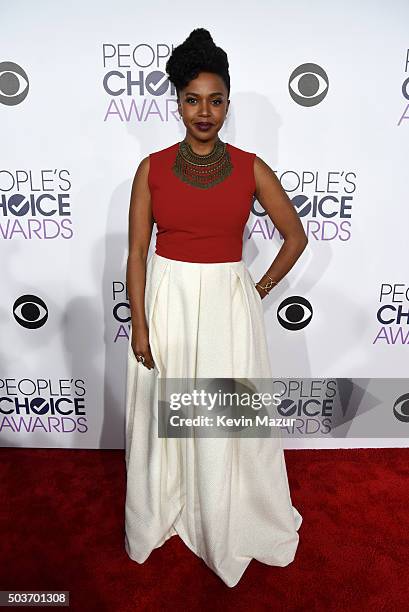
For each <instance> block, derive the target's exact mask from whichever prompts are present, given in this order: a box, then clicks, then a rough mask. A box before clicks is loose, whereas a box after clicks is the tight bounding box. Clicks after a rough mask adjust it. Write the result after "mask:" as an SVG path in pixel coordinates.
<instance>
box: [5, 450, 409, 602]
mask: <svg viewBox="0 0 409 612" xmlns="http://www.w3.org/2000/svg"><path fill="white" fill-rule="evenodd" d="M286 462H287V470H288V477H289V481H290V488H291V492H292V499H293V503H294V505H295V506H296V507H297V508H298V509H299V510H300V512H301V514H302V515H303V519H304V522H303V524H302V526H301V528H300V545H299V548H298V551H297V555H296V558H295V560H294V562H293V563H292V564H290V565H289V566H288V567H285V568H280V567H269V566H266V565H263V564H261V563H259V562H257V561H254V560H253V561H252V562H251V564H250V565H249V567H248V568H247V570H246V572H245V574H244V575H243V577H242V579H241V581H240V582H239V584H238V585H237V586H236V587H233V588H231V589H230V588H229V587H227V586H225V585H224V583H223V582H222V581H221V580H220V579H219V578H218V577H217V576H216V575H215V574H214V573H213V572H212V571H211V570H210V569H208V568H207V567H206V565H205V564H204V562H203V561H202V560H201V559H199V558H197V557H196V556H195V555H194V554H193V553H192V552H191V551H190V550H189V549H188V548H187V547H186V546H185V545H184V543H183V542H182V541H181V540H180V539H179V537H178V536H174V537H173V538H171V539H170V540H168V541H167V542H166V543H165V544H164V545H163V547H162V548H159V549H156V550H155V551H153V553H152V554H151V556H150V557H149V558H148V560H147V561H146V562H145V563H144V564H143V565H139V564H137V563H135V562H133V561H131V560H130V559H129V558H128V556H127V554H126V552H125V549H124V531H123V530H124V527H123V522H124V516H123V514H124V509H123V508H124V495H125V462H124V452H123V451H119V450H118V451H116V450H114V451H93V450H56V449H18V448H13V449H8V448H1V449H0V487H1V505H0V521H1V532H0V533H1V559H0V562H1V570H0V590H11V589H14V590H25V589H35V590H54V589H55V590H57V589H60V590H66V591H70V601H71V604H70V608H69V609H70V610H75V611H77V610H78V611H84V612H89V611H93V610H95V611H97V610H98V611H105V610H106V611H109V612H114V611H131V610H132V611H136V610H138V611H139V610H159V609H170V608H174V607H183V608H186V609H188V610H189V611H190V610H202V609H204V608H207V607H210V608H214V609H221V608H223V609H234V610H248V609H251V610H267V609H271V610H274V611H275V612H278V611H284V610H285V611H286V612H289V611H292V610H300V611H301V610H302V611H303V612H304V611H308V612H310V611H312V610H323V611H324V610H325V612H328V611H333V610H340V611H341V610H342V611H344V610H348V611H351V610H359V611H361V610H371V611H375V612H378V611H381V610H382V611H383V610H385V611H388V612H390V611H392V610H403V609H407V606H408V600H409V579H408V577H407V564H408V560H409V554H408V550H409V535H408V534H409V530H408V524H407V522H406V519H407V509H408V507H409V486H408V482H409V481H408V476H409V468H408V450H407V449H376V450H374V449H354V450H317V451H312V450H291V451H286ZM20 609H21V608H20Z"/></svg>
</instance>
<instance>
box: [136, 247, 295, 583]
mask: <svg viewBox="0 0 409 612" xmlns="http://www.w3.org/2000/svg"><path fill="white" fill-rule="evenodd" d="M145 310H146V315H147V321H148V326H149V343H150V347H151V352H152V356H153V359H154V362H155V368H154V369H153V370H148V369H147V368H145V366H143V364H142V363H139V362H138V361H137V359H136V357H135V355H134V353H133V350H132V347H131V341H132V330H131V332H130V338H129V344H128V368H127V386H126V422H125V444H126V446H125V460H126V469H127V490H126V504H125V548H126V551H127V553H128V555H129V557H130V558H131V559H133V560H134V561H137V562H138V563H143V562H144V561H145V560H146V559H147V558H148V557H149V555H150V553H151V552H152V550H153V549H155V548H158V547H160V546H162V544H163V543H164V542H165V541H166V540H167V539H169V538H170V537H171V536H173V535H176V534H178V535H179V536H180V537H181V539H182V540H183V541H184V542H185V544H186V546H188V547H189V548H190V549H191V550H192V552H194V553H195V554H196V555H197V556H199V557H200V558H202V559H203V561H204V562H205V563H206V564H207V565H208V567H210V568H211V569H212V570H213V571H214V572H215V573H216V574H217V575H218V576H219V577H220V578H221V579H222V580H223V581H224V582H225V584H227V585H228V586H229V587H232V586H235V585H236V584H237V583H238V582H239V580H240V578H241V576H242V575H243V573H244V571H245V569H246V567H247V566H248V564H249V563H250V561H251V560H252V559H253V558H254V559H257V560H258V561H260V562H262V563H265V564H268V565H276V566H282V567H283V566H286V565H288V564H289V563H291V561H293V559H294V557H295V553H296V550H297V546H298V541H299V535H298V530H299V527H300V525H301V523H302V517H301V515H300V513H299V512H298V510H297V509H296V508H295V507H294V506H293V505H292V502H291V496H290V489H289V484H288V478H287V471H286V465H285V459H284V451H283V447H282V443H281V439H280V437H273V438H271V437H268V438H267V437H265V438H263V437H261V438H241V437H233V438H197V437H190V438H187V437H186V438H159V437H158V412H157V411H158V408H157V406H158V382H159V379H164V378H189V379H195V378H213V379H215V378H234V379H237V378H243V379H249V378H267V379H270V380H271V378H272V370H271V363H270V358H269V352H268V347H267V340H266V333H265V323H264V314H263V306H262V302H261V298H260V296H259V294H258V292H257V290H256V288H255V287H254V281H253V279H252V278H251V276H250V273H249V271H248V269H247V267H246V265H245V263H244V262H243V260H241V261H238V262H223V263H193V262H185V261H178V260H172V259H168V258H166V257H162V256H160V255H158V254H157V253H153V254H152V255H151V257H150V258H149V259H148V263H147V270H146V288H145Z"/></svg>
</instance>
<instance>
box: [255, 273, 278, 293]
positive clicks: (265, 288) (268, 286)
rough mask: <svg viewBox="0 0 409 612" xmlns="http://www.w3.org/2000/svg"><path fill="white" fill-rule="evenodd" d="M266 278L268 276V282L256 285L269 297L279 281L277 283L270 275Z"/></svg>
mask: <svg viewBox="0 0 409 612" xmlns="http://www.w3.org/2000/svg"><path fill="white" fill-rule="evenodd" d="M264 276H267V280H264V281H263V282H261V281H260V282H259V283H256V285H255V286H256V287H260V289H262V290H263V291H264V293H265V294H266V295H268V294H269V293H270V291H271V289H272V288H273V287H274V286H275V285H277V283H278V281H275V280H274V279H272V278H271V276H269V275H268V274H265V275H264ZM263 278H264V277H263Z"/></svg>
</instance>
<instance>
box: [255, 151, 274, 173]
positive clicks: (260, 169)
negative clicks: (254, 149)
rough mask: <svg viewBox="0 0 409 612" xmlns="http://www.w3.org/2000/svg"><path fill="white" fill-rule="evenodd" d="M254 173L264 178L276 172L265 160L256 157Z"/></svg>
mask: <svg viewBox="0 0 409 612" xmlns="http://www.w3.org/2000/svg"><path fill="white" fill-rule="evenodd" d="M254 173H257V174H258V175H259V176H260V177H261V178H262V177H263V176H267V175H271V174H274V170H272V169H271V168H270V166H269V165H268V164H267V163H266V162H265V161H264V159H261V157H258V155H256V156H255V157H254Z"/></svg>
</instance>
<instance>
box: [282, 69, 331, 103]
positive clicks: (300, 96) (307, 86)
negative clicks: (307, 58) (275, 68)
mask: <svg viewBox="0 0 409 612" xmlns="http://www.w3.org/2000/svg"><path fill="white" fill-rule="evenodd" d="M328 88H329V80H328V76H327V73H326V72H325V70H324V69H323V68H321V66H318V64H302V65H301V66H298V68H296V69H295V70H293V72H292V73H291V75H290V78H289V80H288V90H289V92H290V96H291V97H292V99H293V100H294V102H297V104H299V105H300V106H316V105H317V104H319V103H320V102H322V101H323V99H324V98H325V96H326V95H327V93H328Z"/></svg>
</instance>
